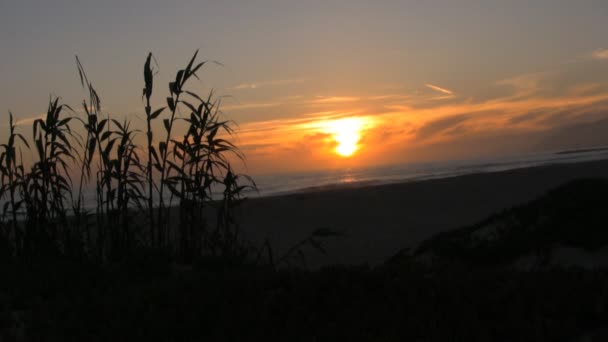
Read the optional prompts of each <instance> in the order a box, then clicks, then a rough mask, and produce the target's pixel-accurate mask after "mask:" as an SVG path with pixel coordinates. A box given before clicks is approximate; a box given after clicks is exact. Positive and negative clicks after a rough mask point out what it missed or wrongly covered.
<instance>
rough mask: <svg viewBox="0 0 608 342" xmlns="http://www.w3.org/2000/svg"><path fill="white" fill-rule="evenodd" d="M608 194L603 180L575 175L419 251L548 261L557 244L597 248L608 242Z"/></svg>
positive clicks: (496, 260)
mask: <svg viewBox="0 0 608 342" xmlns="http://www.w3.org/2000/svg"><path fill="white" fill-rule="evenodd" d="M607 195H608V181H606V180H604V179H581V180H576V181H573V182H570V183H567V184H565V185H563V186H560V187H558V188H556V189H554V190H552V191H549V192H548V193H547V194H546V195H544V196H542V197H541V198H538V199H536V200H534V201H532V202H530V203H526V204H523V205H520V206H517V207H514V208H511V209H508V210H504V211H503V212H501V213H498V214H495V215H493V216H491V217H489V218H487V219H486V220H483V221H481V222H479V223H477V224H475V225H472V226H470V227H463V228H461V229H455V230H452V231H448V232H445V233H441V234H438V235H437V236H435V237H434V238H432V239H429V240H427V241H425V242H424V243H423V244H421V245H420V247H419V248H418V249H417V251H416V254H418V255H422V254H429V253H430V254H433V255H434V256H436V257H440V258H444V259H452V260H454V259H460V260H462V261H466V262H469V263H477V264H487V265H492V264H509V263H513V262H515V261H516V260H517V259H518V258H521V257H523V256H538V257H539V258H538V259H539V261H541V262H543V261H544V262H548V261H549V259H550V257H551V252H552V250H553V249H554V248H555V247H573V248H577V249H581V250H584V251H588V252H594V251H597V250H599V249H601V248H602V247H604V246H606V245H608V226H607V222H608V210H606V204H607V203H608V200H607V198H608V197H606V196H607ZM539 266H543V265H542V264H541V265H539Z"/></svg>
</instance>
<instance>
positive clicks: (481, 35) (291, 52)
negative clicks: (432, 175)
mask: <svg viewBox="0 0 608 342" xmlns="http://www.w3.org/2000/svg"><path fill="white" fill-rule="evenodd" d="M0 44H1V49H0V75H1V76H0V130H1V131H0V132H1V133H0V137H2V138H3V137H5V136H6V129H7V123H8V111H9V110H10V111H12V112H13V113H14V115H15V117H16V118H17V119H18V120H19V121H18V122H19V123H20V127H21V128H20V129H22V130H23V132H24V133H25V134H26V135H27V136H29V134H31V128H30V127H29V123H31V119H33V118H36V117H39V116H40V115H41V114H42V113H43V112H44V111H45V109H46V103H47V101H48V97H49V95H57V96H61V97H62V99H63V101H64V102H65V103H68V104H70V105H72V106H74V107H79V103H80V102H81V100H82V98H83V97H84V96H85V93H84V92H83V91H82V89H81V87H80V83H79V79H78V73H77V69H76V66H75V62H74V55H76V54H77V55H78V56H79V57H80V59H81V60H82V62H83V64H84V66H85V68H86V69H87V73H88V75H89V77H90V79H91V80H92V81H93V83H94V85H95V87H96V88H97V90H98V92H99V93H100V96H101V99H102V104H103V110H104V112H105V113H108V114H110V115H112V116H113V117H123V116H127V117H128V118H130V119H131V120H132V121H133V122H134V124H135V125H136V126H137V125H139V126H138V127H143V125H144V121H143V118H144V114H143V113H144V111H143V103H142V101H141V89H142V87H143V76H142V72H143V64H144V61H145V58H146V55H147V53H148V52H149V51H151V52H152V53H153V54H154V55H155V56H156V59H157V61H158V65H159V67H160V70H159V74H158V75H157V79H156V83H155V84H156V88H155V92H154V101H155V102H154V106H155V107H158V106H162V105H164V99H165V97H166V96H167V95H168V90H167V89H168V88H167V86H166V85H167V83H168V82H169V79H170V78H172V77H173V76H174V73H175V71H176V70H177V69H178V68H182V67H184V66H185V64H186V63H187V62H188V60H189V58H190V57H191V55H192V54H193V53H194V51H195V50H196V49H200V54H201V56H202V57H203V58H204V59H208V60H212V61H218V62H220V63H221V65H219V64H214V63H210V64H208V65H207V66H205V67H204V69H203V70H202V71H201V73H200V76H201V81H200V82H199V81H195V82H193V83H192V89H194V90H197V91H200V92H202V93H203V94H205V93H206V92H208V91H209V90H210V89H212V88H213V89H214V90H215V92H216V94H217V95H220V96H225V97H224V98H223V100H222V108H223V111H224V114H225V115H226V117H228V118H230V119H233V120H235V121H236V122H237V123H238V124H239V129H238V130H237V137H236V142H237V145H239V146H240V147H241V148H242V150H243V152H244V153H245V155H246V156H247V164H248V169H249V172H250V173H251V174H254V175H255V174H263V173H275V172H290V171H306V170H323V169H334V168H349V167H368V166H375V165H388V164H398V163H408V162H419V161H433V160H447V159H472V158H487V157H497V156H506V155H513V154H521V153H529V152H535V151H550V150H559V149H567V148H580V147H589V146H600V145H608V1H605V0H588V1H563V0H538V1H531V0H527V1H519V0H513V1H506V0H505V1H481V0H477V1H473V0H470V1H464V0H462V1H461V0H452V1H448V0H445V1H405V0H404V1H355V0H351V1H346V0H344V1H226V0H224V1H194V0H192V1H155V0H154V1H143V0H136V1H124V0H123V1H115V0H106V1H95V2H89V1H66V0H56V1H37V2H34V1H27V0H21V1H7V0H0ZM353 139H354V140H355V141H352V140H353ZM0 140H3V139H0ZM341 143H343V144H346V145H351V146H350V147H353V148H352V149H351V148H349V146H342V147H340V144H341Z"/></svg>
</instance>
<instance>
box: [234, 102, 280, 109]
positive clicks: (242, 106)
mask: <svg viewBox="0 0 608 342" xmlns="http://www.w3.org/2000/svg"><path fill="white" fill-rule="evenodd" d="M280 104H281V103H279V102H268V103H242V104H236V105H226V106H222V110H231V111H235V110H243V109H255V108H268V107H275V106H278V105H280Z"/></svg>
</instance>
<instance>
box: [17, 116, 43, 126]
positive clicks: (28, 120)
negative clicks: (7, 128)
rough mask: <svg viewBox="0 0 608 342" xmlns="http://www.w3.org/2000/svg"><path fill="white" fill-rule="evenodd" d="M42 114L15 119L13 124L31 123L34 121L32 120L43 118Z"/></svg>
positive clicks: (24, 124) (23, 124)
mask: <svg viewBox="0 0 608 342" xmlns="http://www.w3.org/2000/svg"><path fill="white" fill-rule="evenodd" d="M44 115H45V114H40V115H38V116H34V117H30V118H23V119H17V121H15V126H26V125H31V124H32V123H34V121H36V120H38V119H44Z"/></svg>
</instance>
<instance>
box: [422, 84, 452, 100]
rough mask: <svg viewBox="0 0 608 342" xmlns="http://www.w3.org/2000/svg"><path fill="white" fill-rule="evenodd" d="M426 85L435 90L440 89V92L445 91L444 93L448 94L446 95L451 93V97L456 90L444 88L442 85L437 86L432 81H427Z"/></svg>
mask: <svg viewBox="0 0 608 342" xmlns="http://www.w3.org/2000/svg"><path fill="white" fill-rule="evenodd" d="M424 86H425V87H427V88H430V89H433V90H434V91H438V92H440V93H443V94H446V95H450V97H451V96H454V92H453V91H451V90H449V89H446V88H442V87H440V86H436V85H434V84H430V83H427V84H425V85H424Z"/></svg>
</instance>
